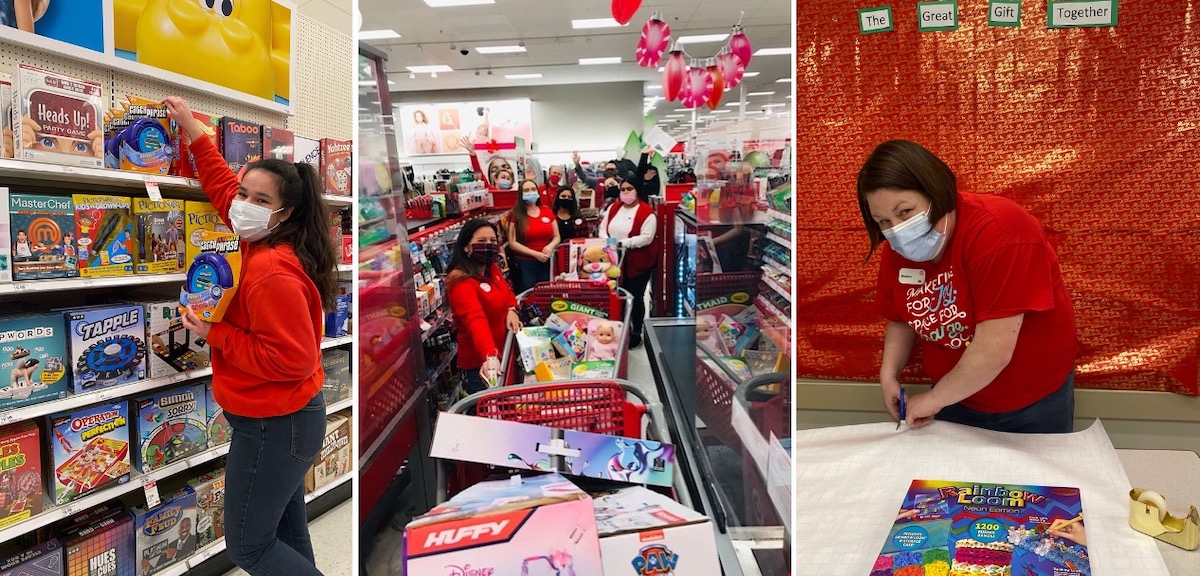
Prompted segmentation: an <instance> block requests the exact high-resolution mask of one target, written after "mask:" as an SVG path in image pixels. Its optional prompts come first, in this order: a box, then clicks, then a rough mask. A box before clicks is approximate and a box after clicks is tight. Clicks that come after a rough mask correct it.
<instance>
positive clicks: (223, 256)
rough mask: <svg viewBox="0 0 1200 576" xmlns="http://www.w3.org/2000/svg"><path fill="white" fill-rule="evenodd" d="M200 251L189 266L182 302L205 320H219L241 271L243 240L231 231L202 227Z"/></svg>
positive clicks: (235, 287) (182, 290)
mask: <svg viewBox="0 0 1200 576" xmlns="http://www.w3.org/2000/svg"><path fill="white" fill-rule="evenodd" d="M193 240H198V241H199V242H200V246H199V248H200V253H199V254H197V255H196V258H195V260H192V263H191V265H190V266H188V271H187V278H186V279H184V283H183V288H181V289H180V291H179V304H180V305H182V306H186V307H188V308H189V309H191V310H192V312H195V313H196V315H197V316H199V317H200V318H201V319H203V320H205V321H206V322H220V321H221V318H223V317H224V316H225V310H226V309H228V308H229V303H230V302H232V301H233V295H234V294H236V293H237V284H238V279H239V278H241V274H242V253H241V250H240V248H241V239H239V238H238V235H237V234H234V233H232V232H213V231H210V230H199V231H198V235H197V237H196V238H194V239H193Z"/></svg>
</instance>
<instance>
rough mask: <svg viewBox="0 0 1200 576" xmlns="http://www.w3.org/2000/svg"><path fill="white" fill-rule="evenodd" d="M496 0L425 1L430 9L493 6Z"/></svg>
mask: <svg viewBox="0 0 1200 576" xmlns="http://www.w3.org/2000/svg"><path fill="white" fill-rule="evenodd" d="M495 3H496V0H425V5H426V6H429V7H430V8H449V7H452V6H478V5H480V4H495Z"/></svg>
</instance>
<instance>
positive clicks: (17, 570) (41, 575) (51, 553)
mask: <svg viewBox="0 0 1200 576" xmlns="http://www.w3.org/2000/svg"><path fill="white" fill-rule="evenodd" d="M0 576H63V547H62V544H61V543H59V541H58V539H57V538H51V539H50V540H47V541H45V542H42V543H41V544H38V545H37V546H34V547H33V548H29V549H27V550H25V551H23V552H21V553H20V554H17V555H16V556H12V557H9V558H4V557H0ZM71 576H74V575H73V574H72V575H71Z"/></svg>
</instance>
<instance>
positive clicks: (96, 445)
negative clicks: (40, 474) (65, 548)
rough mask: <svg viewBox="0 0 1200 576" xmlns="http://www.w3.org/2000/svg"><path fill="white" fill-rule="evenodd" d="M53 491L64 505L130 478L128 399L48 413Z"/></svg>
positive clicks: (56, 500)
mask: <svg viewBox="0 0 1200 576" xmlns="http://www.w3.org/2000/svg"><path fill="white" fill-rule="evenodd" d="M48 424H49V425H48V426H47V427H46V429H47V431H48V433H49V436H50V438H49V442H50V459H49V462H50V469H51V473H50V482H49V484H50V495H51V498H52V500H53V501H54V504H56V505H62V504H66V503H67V502H70V501H72V500H74V499H76V498H78V497H80V496H83V495H86V494H90V493H92V492H95V491H96V490H100V489H103V488H107V487H108V486H111V485H113V484H124V483H125V482H127V481H128V480H129V470H130V465H129V403H128V402H117V403H115V404H105V405H101V406H93V407H89V408H83V409H80V410H77V411H74V412H64V413H61V414H55V415H53V416H50V417H49V423H48Z"/></svg>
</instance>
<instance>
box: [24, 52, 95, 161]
mask: <svg viewBox="0 0 1200 576" xmlns="http://www.w3.org/2000/svg"><path fill="white" fill-rule="evenodd" d="M103 108H104V102H103V91H102V90H101V87H100V84H99V83H97V82H92V81H89V80H81V79H78V78H72V77H70V76H66V75H64V74H59V73H58V72H51V71H49V70H42V69H41V68H35V67H33V66H30V65H28V64H17V68H16V73H15V74H14V76H13V98H12V123H13V127H14V130H13V145H14V148H15V150H16V154H15V157H16V158H17V159H19V160H34V161H37V162H49V163H52V164H66V165H69V166H87V167H92V168H100V167H102V166H103V164H104V145H103V143H104V130H103V127H102V126H101V125H100V114H101V110H103ZM25 127H28V128H30V132H31V133H32V134H33V139H32V140H27V139H25V130H24V129H23V128H25Z"/></svg>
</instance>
